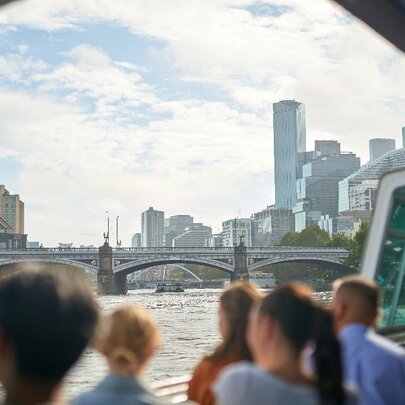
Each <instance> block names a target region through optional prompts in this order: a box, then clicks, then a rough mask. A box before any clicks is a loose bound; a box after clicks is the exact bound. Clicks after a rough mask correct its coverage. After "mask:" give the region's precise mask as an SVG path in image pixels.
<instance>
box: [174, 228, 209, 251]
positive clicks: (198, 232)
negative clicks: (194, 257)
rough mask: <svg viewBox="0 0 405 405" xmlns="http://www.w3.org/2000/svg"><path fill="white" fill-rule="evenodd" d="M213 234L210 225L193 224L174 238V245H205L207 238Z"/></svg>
mask: <svg viewBox="0 0 405 405" xmlns="http://www.w3.org/2000/svg"><path fill="white" fill-rule="evenodd" d="M211 236H212V229H211V227H210V226H206V225H203V224H193V225H191V226H190V227H188V228H186V229H185V231H184V232H183V233H182V234H181V235H178V236H176V237H175V238H173V242H172V244H173V247H205V246H206V245H207V240H208V239H209V238H210V237H211Z"/></svg>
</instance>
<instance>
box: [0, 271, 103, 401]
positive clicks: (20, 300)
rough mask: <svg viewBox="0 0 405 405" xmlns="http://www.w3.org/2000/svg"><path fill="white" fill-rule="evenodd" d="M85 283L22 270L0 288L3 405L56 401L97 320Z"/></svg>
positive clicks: (81, 280) (0, 377) (0, 353)
mask: <svg viewBox="0 0 405 405" xmlns="http://www.w3.org/2000/svg"><path fill="white" fill-rule="evenodd" d="M85 281H86V280H83V277H79V276H77V277H76V276H72V275H71V274H70V275H69V276H67V275H65V274H62V272H61V273H59V274H56V273H48V272H41V273H37V272H26V271H22V272H19V273H17V274H15V275H13V276H11V277H10V278H8V279H6V280H3V281H2V282H1V283H0V381H1V383H2V384H3V386H4V388H5V390H6V403H7V404H13V405H20V404H24V405H31V404H40V403H56V402H59V400H60V394H61V391H62V385H63V377H64V375H65V374H66V372H67V371H68V370H69V369H70V367H71V366H72V365H73V364H74V363H75V361H76V360H77V359H78V358H79V356H80V355H81V353H82V352H83V350H84V348H85V347H86V345H87V343H88V341H89V339H90V338H91V337H92V335H93V331H94V327H95V325H96V321H97V316H98V306H97V303H96V302H95V300H94V298H93V296H92V294H91V291H90V290H89V288H88V287H87V284H86V282H85Z"/></svg>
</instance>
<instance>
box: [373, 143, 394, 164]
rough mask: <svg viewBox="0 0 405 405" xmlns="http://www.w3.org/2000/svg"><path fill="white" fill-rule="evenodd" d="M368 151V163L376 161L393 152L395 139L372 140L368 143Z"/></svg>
mask: <svg viewBox="0 0 405 405" xmlns="http://www.w3.org/2000/svg"><path fill="white" fill-rule="evenodd" d="M368 145H369V149H370V162H372V161H373V160H375V159H378V158H379V157H380V156H382V155H384V154H385V153H387V152H391V151H392V150H395V139H386V138H374V139H370V140H369V141H368Z"/></svg>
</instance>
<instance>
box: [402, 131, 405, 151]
mask: <svg viewBox="0 0 405 405" xmlns="http://www.w3.org/2000/svg"><path fill="white" fill-rule="evenodd" d="M402 147H403V148H405V127H403V128H402Z"/></svg>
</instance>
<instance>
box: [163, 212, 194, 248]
mask: <svg viewBox="0 0 405 405" xmlns="http://www.w3.org/2000/svg"><path fill="white" fill-rule="evenodd" d="M193 222H194V219H193V217H192V216H190V215H173V216H171V217H169V218H166V219H165V229H164V236H163V244H164V246H166V247H171V246H172V241H173V239H174V238H175V237H176V236H179V235H181V234H182V233H184V231H185V229H186V228H189V227H191V225H192V224H193Z"/></svg>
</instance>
